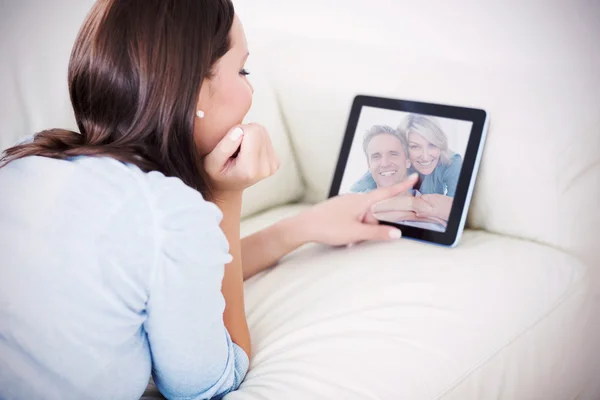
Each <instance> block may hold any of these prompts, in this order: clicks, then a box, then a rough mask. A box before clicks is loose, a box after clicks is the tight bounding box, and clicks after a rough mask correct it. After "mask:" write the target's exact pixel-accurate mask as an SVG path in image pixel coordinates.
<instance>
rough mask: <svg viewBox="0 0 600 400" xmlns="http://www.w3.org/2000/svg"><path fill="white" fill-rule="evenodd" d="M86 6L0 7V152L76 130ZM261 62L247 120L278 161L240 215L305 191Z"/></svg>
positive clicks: (83, 2)
mask: <svg viewBox="0 0 600 400" xmlns="http://www.w3.org/2000/svg"><path fill="white" fill-rule="evenodd" d="M92 4H93V1H92V0H55V1H50V2H49V1H41V0H35V1H33V0H32V1H25V2H17V1H11V2H8V3H7V4H6V5H3V6H2V7H3V10H2V13H3V16H2V26H1V27H0V32H1V35H0V52H1V54H2V62H1V64H0V84H1V85H0V86H1V87H2V95H1V96H0V110H2V118H0V151H2V150H4V149H6V148H8V147H10V146H12V145H14V144H15V143H16V142H17V141H19V140H21V139H23V138H25V137H27V136H30V135H32V134H33V133H35V132H39V131H40V130H43V129H48V128H66V129H71V130H75V131H77V126H76V124H75V120H74V116H73V112H72V108H71V104H70V100H69V94H68V88H67V66H68V61H69V55H70V52H71V48H72V46H73V43H74V40H75V37H76V35H77V32H78V30H79V27H80V25H81V23H82V22H83V20H84V18H85V15H86V14H87V12H88V10H89V9H90V7H91V5H92ZM260 62H261V60H257V59H254V60H251V65H253V66H254V67H253V68H252V70H253V72H254V73H253V74H252V76H251V78H252V83H253V85H254V87H255V95H254V100H253V106H252V109H251V110H250V113H249V114H248V116H247V117H246V121H245V122H252V121H253V122H259V123H261V124H263V125H264V126H265V127H266V128H267V129H268V131H269V132H270V134H271V140H272V142H273V145H274V148H275V151H276V152H277V153H278V155H279V156H280V158H281V161H282V163H281V168H280V170H279V171H278V173H277V174H275V175H274V176H272V177H270V178H269V179H266V180H264V181H262V182H260V183H259V184H257V185H255V186H253V187H251V188H250V189H249V190H246V191H245V192H244V202H243V210H242V212H243V216H248V215H251V214H254V213H257V212H260V211H262V210H265V209H268V208H270V207H273V206H276V205H279V204H284V203H288V202H293V201H295V200H298V199H299V198H300V197H301V196H302V194H303V191H304V187H303V184H302V180H301V178H300V174H299V171H298V168H297V165H296V161H295V158H294V156H293V153H292V149H291V146H290V142H289V139H288V138H289V137H288V134H287V131H286V127H285V125H284V123H283V120H282V118H281V115H280V114H279V113H278V105H277V99H276V97H275V92H274V91H273V89H272V87H271V84H270V82H269V77H268V76H267V74H266V68H263V67H261V66H260Z"/></svg>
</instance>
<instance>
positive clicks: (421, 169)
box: [413, 163, 437, 175]
mask: <svg viewBox="0 0 600 400" xmlns="http://www.w3.org/2000/svg"><path fill="white" fill-rule="evenodd" d="M436 166H437V163H435V164H431V165H427V166H424V165H417V164H413V167H414V168H415V170H416V171H417V172H418V173H419V174H421V175H431V174H432V173H433V170H434V169H435V167H436Z"/></svg>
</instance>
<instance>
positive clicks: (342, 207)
mask: <svg viewBox="0 0 600 400" xmlns="http://www.w3.org/2000/svg"><path fill="white" fill-rule="evenodd" d="M416 180H417V179H416V176H411V177H409V179H407V180H406V181H404V182H402V183H400V184H398V185H395V186H390V187H386V188H379V189H376V190H374V191H372V192H369V193H353V194H345V195H341V196H337V197H333V198H331V199H329V200H326V201H324V202H322V203H319V204H317V205H315V206H313V207H312V208H310V209H308V210H306V211H304V212H303V213H301V214H299V215H298V217H297V218H296V221H297V224H299V225H300V227H299V228H298V229H300V231H301V232H303V236H304V241H305V242H318V243H323V244H328V245H332V246H341V245H346V244H351V243H357V242H362V241H365V240H390V239H399V238H400V236H401V235H402V234H401V232H400V230H399V229H398V228H395V227H391V226H386V225H379V221H378V220H377V219H376V218H375V217H374V215H373V212H372V209H371V208H372V207H373V205H374V204H375V203H377V202H380V201H382V200H386V199H390V198H392V197H394V196H397V195H398V194H399V193H402V192H405V191H406V190H408V189H410V188H412V186H413V185H414V184H415V182H416Z"/></svg>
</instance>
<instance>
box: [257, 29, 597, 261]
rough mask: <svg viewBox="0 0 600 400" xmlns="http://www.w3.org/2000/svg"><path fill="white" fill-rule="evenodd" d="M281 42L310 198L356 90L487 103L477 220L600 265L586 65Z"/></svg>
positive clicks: (324, 184) (328, 167)
mask: <svg viewBox="0 0 600 400" xmlns="http://www.w3.org/2000/svg"><path fill="white" fill-rule="evenodd" d="M264 40H267V39H264ZM272 42H273V40H272ZM271 46H273V48H275V49H277V50H273V51H272V54H273V57H272V62H271V71H272V72H271V73H272V75H273V76H274V77H275V79H276V82H277V85H276V90H277V92H278V97H279V98H280V104H281V107H282V112H283V115H284V117H285V119H286V122H287V126H288V127H289V131H290V134H291V136H292V142H293V146H294V149H295V150H296V153H297V157H298V160H299V164H300V168H301V171H302V174H303V176H304V179H305V182H306V185H307V196H306V198H305V200H306V201H309V202H315V201H319V200H321V199H323V198H325V197H326V195H327V193H328V190H329V188H330V185H331V181H332V177H333V173H334V169H335V165H336V162H337V158H338V155H339V151H340V147H341V141H342V137H343V134H344V132H345V128H346V123H347V119H348V115H349V110H350V106H351V103H352V100H353V98H354V96H355V95H356V94H358V93H364V94H372V95H380V96H388V97H395V98H406V99H413V100H420V101H429V102H440V103H449V104H456V105H464V106H474V107H482V108H485V109H487V110H488V112H489V116H490V121H491V122H490V130H489V136H488V141H487V144H486V147H485V151H484V154H483V158H482V165H481V169H480V173H479V178H478V181H477V185H476V187H475V193H474V197H473V203H472V208H471V210H470V213H469V218H468V222H467V226H468V227H470V228H479V229H485V230H487V231H490V232H494V233H500V234H505V235H510V236H515V237H520V238H526V239H530V240H534V241H537V242H542V243H546V244H550V245H552V246H557V247H561V248H563V249H566V250H568V251H572V252H574V253H576V254H577V255H579V256H581V257H583V258H584V259H585V260H586V261H587V263H588V264H594V265H596V264H597V261H596V260H597V258H598V255H599V253H598V250H597V247H596V246H595V244H594V241H593V240H592V238H594V237H598V236H600V213H599V212H598V211H597V202H598V200H599V199H600V130H599V129H600V128H598V127H599V126H600V114H599V113H597V112H595V111H594V110H598V109H600V86H598V84H599V83H600V81H598V80H597V79H596V80H594V79H593V78H592V76H591V75H590V72H589V71H587V70H584V69H582V70H581V71H579V70H578V68H579V67H580V64H579V63H573V65H574V66H572V65H571V64H569V63H565V64H561V65H559V66H555V65H548V66H544V68H542V67H541V66H540V65H538V64H537V63H535V64H533V66H532V65H529V64H528V60H524V61H523V62H522V64H517V65H502V64H499V65H491V64H489V63H485V62H483V61H481V60H480V62H477V61H476V60H472V62H464V61H462V60H451V59H442V58H439V57H433V56H429V55H414V56H413V55H410V56H407V53H406V52H402V51H394V50H393V48H391V47H385V46H377V45H371V44H370V45H361V44H360V43H353V42H348V41H346V40H344V39H330V40H326V39H320V40H317V39H315V40H313V39H307V38H286V39H285V40H284V39H281V43H280V44H279V43H278V42H273V43H272V44H271ZM563 70H564V74H563V73H561V71H563ZM290 71H293V78H291V77H290ZM559 77H560V79H559ZM586 85H588V86H586ZM557 93H560V95H558V94H557Z"/></svg>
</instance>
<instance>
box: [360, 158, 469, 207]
mask: <svg viewBox="0 0 600 400" xmlns="http://www.w3.org/2000/svg"><path fill="white" fill-rule="evenodd" d="M450 161H451V162H450V164H449V165H444V164H442V163H439V164H438V165H437V166H436V167H435V169H434V170H433V172H432V173H431V174H429V175H421V179H422V181H423V182H422V183H421V186H420V187H419V192H421V194H442V195H445V196H449V197H454V196H455V195H456V186H457V184H458V178H459V177H460V170H461V169H462V157H461V156H460V155H459V154H454V155H453V156H452V158H451V159H450ZM414 172H417V170H415V169H414V168H413V167H410V168H408V169H407V176H408V175H410V174H412V173H414ZM375 188H377V184H376V183H375V180H374V179H373V177H372V176H371V173H370V172H368V171H367V172H366V173H365V174H364V175H363V176H362V177H361V178H360V179H359V180H358V181H357V182H355V183H354V184H353V185H352V187H351V188H350V191H351V192H370V191H371V190H374V189H375Z"/></svg>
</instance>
